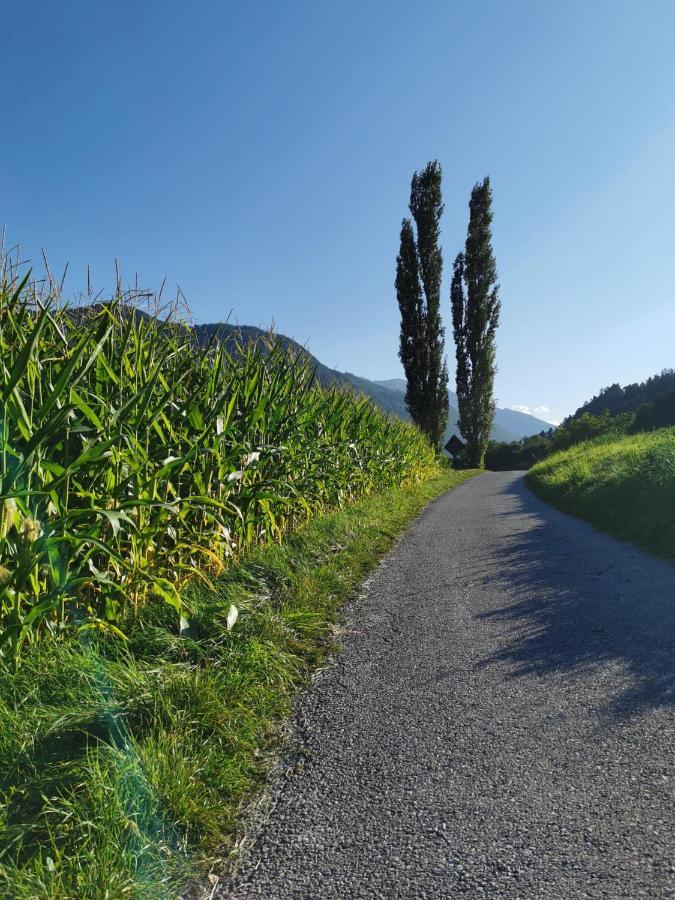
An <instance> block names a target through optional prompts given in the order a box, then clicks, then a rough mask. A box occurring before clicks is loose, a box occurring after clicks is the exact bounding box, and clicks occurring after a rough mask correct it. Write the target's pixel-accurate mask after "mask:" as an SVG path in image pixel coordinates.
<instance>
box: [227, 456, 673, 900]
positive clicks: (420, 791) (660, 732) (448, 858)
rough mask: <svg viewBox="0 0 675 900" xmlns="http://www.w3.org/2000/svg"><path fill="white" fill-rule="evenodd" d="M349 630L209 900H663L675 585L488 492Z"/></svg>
mask: <svg viewBox="0 0 675 900" xmlns="http://www.w3.org/2000/svg"><path fill="white" fill-rule="evenodd" d="M346 626H347V627H346V628H345V635H344V640H343V649H342V652H341V653H340V654H339V656H338V658H337V660H336V661H335V663H334V664H333V665H332V666H331V667H329V668H328V669H327V670H326V671H325V672H324V673H322V674H321V675H320V676H319V677H318V678H317V680H316V681H315V683H314V685H313V687H312V689H311V690H310V691H309V692H308V693H307V695H306V696H305V698H304V700H303V701H302V703H301V706H300V709H299V715H298V724H297V731H296V735H295V742H296V744H297V745H299V746H298V747H297V752H296V753H295V754H289V759H288V762H289V765H290V763H291V762H293V761H295V762H296V763H297V761H298V760H303V761H304V765H297V764H296V765H295V766H294V767H292V771H291V770H289V773H288V775H287V777H285V778H283V779H281V781H280V782H279V783H278V785H277V786H276V788H275V789H274V792H273V796H274V801H275V804H276V805H275V806H274V808H273V809H272V811H271V813H270V814H269V818H268V821H267V822H266V824H264V825H263V826H262V828H261V829H260V830H259V831H258V832H257V835H254V837H253V839H252V845H251V848H250V850H249V853H248V855H247V857H246V858H245V859H246V863H245V867H244V868H243V869H242V870H241V871H240V874H239V876H238V878H237V880H236V881H235V882H234V883H233V884H232V885H230V887H229V889H228V891H227V893H226V894H225V895H223V896H229V897H233V898H246V897H264V898H267V900H274V898H280V900H283V898H306V900H330V898H349V900H352V898H360V897H367V898H376V897H384V898H399V897H400V898H403V897H405V898H423V897H428V898H444V897H461V896H468V897H472V898H473V897H483V896H487V897H513V898H515V897H521V898H527V900H529V898H547V900H549V898H565V900H571V898H577V897H610V898H621V897H630V898H637V897H650V898H653V897H675V853H674V814H673V809H674V805H673V801H674V799H675V797H674V790H673V788H674V777H673V776H674V772H673V767H674V759H675V754H674V750H675V715H674V708H673V706H674V701H675V696H674V685H675V645H674V636H675V566H669V565H667V564H665V563H661V562H658V561H657V560H654V559H651V558H649V557H647V556H645V555H644V554H642V553H641V552H640V551H638V550H636V549H634V548H632V547H631V546H628V545H625V544H620V543H618V542H616V541H613V540H612V539H611V538H608V537H606V536H604V535H601V534H599V533H597V532H595V531H594V530H593V529H592V528H590V527H589V526H587V525H585V524H583V523H580V522H578V521H576V520H574V519H571V518H568V517H566V516H564V515H562V514H561V513H558V512H556V511H554V510H552V509H550V508H549V507H548V506H546V505H545V504H543V503H541V502H540V501H538V500H536V499H535V498H534V497H533V496H532V495H531V494H530V493H529V491H528V490H527V488H526V487H525V484H524V482H523V479H522V477H521V476H520V475H518V474H516V473H492V474H487V475H484V476H481V477H480V478H476V479H473V480H472V481H470V482H468V483H466V484H465V485H463V486H461V487H460V488H458V489H456V490H455V491H452V492H450V493H448V494H446V495H445V496H443V497H442V498H440V499H439V500H437V501H436V502H435V503H433V504H432V505H431V506H430V507H429V508H428V509H427V511H426V512H425V513H424V515H423V516H422V517H421V518H420V519H418V520H417V521H416V522H415V523H414V524H413V526H412V527H411V528H410V530H409V531H408V532H407V534H406V535H405V537H404V538H403V539H402V540H401V541H400V542H399V543H398V544H397V546H396V548H395V549H394V551H393V552H392V553H391V554H390V555H389V556H388V557H387V559H386V560H385V562H384V563H383V564H382V566H381V567H380V568H379V569H378V570H377V572H376V574H375V576H374V577H373V579H372V580H371V582H370V585H369V587H368V589H367V592H366V594H365V596H364V597H363V598H362V599H361V600H360V601H358V603H355V604H353V605H352V606H351V608H350V609H349V610H348V613H347V621H346Z"/></svg>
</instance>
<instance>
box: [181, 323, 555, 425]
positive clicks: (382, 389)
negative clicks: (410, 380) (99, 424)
mask: <svg viewBox="0 0 675 900" xmlns="http://www.w3.org/2000/svg"><path fill="white" fill-rule="evenodd" d="M193 332H194V334H195V336H196V338H197V340H198V341H199V343H200V344H207V343H209V341H211V340H214V339H217V340H220V341H223V342H224V343H225V345H226V346H227V347H228V349H229V350H230V351H231V352H236V347H237V344H238V343H242V344H247V343H249V342H250V341H254V342H257V343H259V342H267V341H269V339H270V333H269V332H267V331H263V330H262V329H261V328H256V327H255V326H253V325H229V324H225V323H213V324H207V325H194V326H193ZM274 342H275V344H276V345H277V346H281V347H283V348H284V349H285V350H288V351H290V352H292V353H294V354H299V355H301V356H305V357H306V358H307V359H308V360H309V362H310V363H311V365H312V366H313V368H314V369H315V372H316V378H317V380H318V381H319V382H320V384H322V385H325V386H326V385H329V384H339V385H343V386H350V387H352V388H354V389H355V390H357V391H358V392H359V393H361V394H366V395H367V396H368V397H372V399H373V400H374V401H375V402H376V403H377V404H378V406H380V407H381V408H382V409H384V410H386V411H387V412H391V413H394V414H395V415H397V416H399V417H400V418H402V419H410V416H409V415H408V410H407V409H406V408H405V401H404V397H405V389H406V382H405V379H403V378H388V379H384V380H382V381H371V380H370V379H368V378H362V377H361V376H359V375H354V374H352V373H351V372H339V371H337V370H336V369H330V368H328V366H325V365H324V364H323V363H321V362H319V360H318V359H317V358H316V357H315V356H313V355H312V354H311V353H310V352H309V351H308V350H307V349H306V348H305V347H302V346H301V345H300V344H298V342H297V341H294V340H293V339H292V338H289V337H286V335H284V334H275V335H274ZM449 399H450V406H449V413H448V427H447V429H446V434H445V439H446V440H447V438H448V437H450V435H451V434H454V433H458V429H457V418H458V415H459V413H458V412H457V397H456V395H455V394H453V393H452V392H449ZM550 427H551V425H550V424H549V423H548V422H543V421H542V420H541V419H537V418H535V417H534V416H528V415H526V414H525V413H520V412H516V411H515V410H512V409H498V410H497V413H496V415H495V421H494V426H493V428H492V433H491V435H490V436H491V438H492V440H495V441H508V442H510V441H518V440H520V438H521V437H526V436H529V435H531V434H538V433H539V432H540V431H548V430H549V428H550Z"/></svg>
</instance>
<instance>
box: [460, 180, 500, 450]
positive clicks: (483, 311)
mask: <svg viewBox="0 0 675 900" xmlns="http://www.w3.org/2000/svg"><path fill="white" fill-rule="evenodd" d="M491 225H492V191H491V189H490V179H489V178H485V179H484V181H483V182H481V183H479V184H477V185H475V187H474V189H473V190H472V192H471V200H470V202H469V228H468V233H467V238H466V247H465V250H464V253H460V254H459V255H458V256H457V258H456V259H455V265H454V271H453V277H452V286H451V289H450V298H451V302H452V324H453V331H454V335H455V350H456V356H457V405H458V407H459V422H458V425H459V430H460V431H461V433H462V435H463V436H464V438H465V439H466V442H467V457H468V462H469V465H471V466H475V467H481V466H482V465H483V463H484V461H485V452H486V450H487V445H488V441H489V439H490V431H491V430H492V423H493V421H494V416H495V400H494V393H493V391H494V379H495V372H496V365H495V350H496V348H495V333H496V331H497V326H498V325H499V313H500V310H501V303H500V302H499V298H498V290H499V285H498V284H497V265H496V262H495V258H494V255H493V253H492V228H491Z"/></svg>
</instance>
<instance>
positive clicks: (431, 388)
mask: <svg viewBox="0 0 675 900" xmlns="http://www.w3.org/2000/svg"><path fill="white" fill-rule="evenodd" d="M409 208H410V212H411V215H412V220H411V219H409V218H406V219H403V222H402V225H401V242H400V250H399V255H398V257H397V260H396V296H397V299H398V305H399V309H400V312H401V339H400V349H399V356H400V358H401V362H402V363H403V368H404V370H405V374H406V379H407V389H406V395H405V402H406V406H407V408H408V412H409V413H410V416H411V418H412V420H413V422H415V423H416V424H417V425H418V426H419V427H420V428H421V429H422V430H423V431H424V432H425V433H426V434H428V435H429V438H430V439H431V441H432V442H433V443H434V444H435V445H436V446H438V445H439V444H440V441H441V438H442V437H443V432H444V430H445V424H446V422H447V418H448V368H447V365H446V362H445V358H444V355H443V350H444V346H445V341H444V336H445V332H444V329H443V326H442V324H441V315H440V305H441V277H442V274H443V254H442V252H441V248H440V247H439V245H438V238H439V234H440V218H441V215H442V213H443V199H442V195H441V167H440V164H439V163H438V161H437V160H434V161H433V162H430V163H429V164H428V165H427V167H426V168H425V169H424V170H423V171H422V172H419V173H418V172H415V174H414V175H413V178H412V183H411V186H410V207H409ZM413 221H414V223H415V228H413ZM415 230H416V232H417V234H416V235H415Z"/></svg>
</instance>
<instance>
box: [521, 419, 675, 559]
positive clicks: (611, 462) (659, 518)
mask: <svg viewBox="0 0 675 900" xmlns="http://www.w3.org/2000/svg"><path fill="white" fill-rule="evenodd" d="M527 480H528V483H529V485H530V487H531V488H532V489H533V491H534V492H535V493H536V494H538V495H539V496H540V497H542V498H543V499H544V500H548V501H549V502H551V503H553V504H554V505H555V506H558V507H559V508H560V509H562V510H564V511H565V512H569V513H573V514H574V515H576V516H579V517H580V518H582V519H586V520H587V521H588V522H591V523H592V524H593V525H595V526H597V527H598V528H600V529H602V530H603V531H608V532H609V533H610V534H613V535H615V536H616V537H618V538H621V539H622V540H627V541H633V542H634V543H636V544H639V545H640V546H641V547H644V549H645V550H648V551H650V552H651V553H654V554H656V555H658V556H663V557H667V558H669V559H673V558H675V429H673V428H664V429H661V430H659V431H653V432H649V433H647V434H637V435H632V436H626V437H620V438H599V439H598V440H596V441H590V442H588V443H584V444H579V445H577V446H575V447H572V448H571V449H569V450H565V451H563V452H561V453H556V454H554V455H553V456H550V457H548V459H545V460H544V461H543V462H541V463H538V464H537V465H536V466H534V467H533V468H532V469H530V471H529V473H528V475H527Z"/></svg>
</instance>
